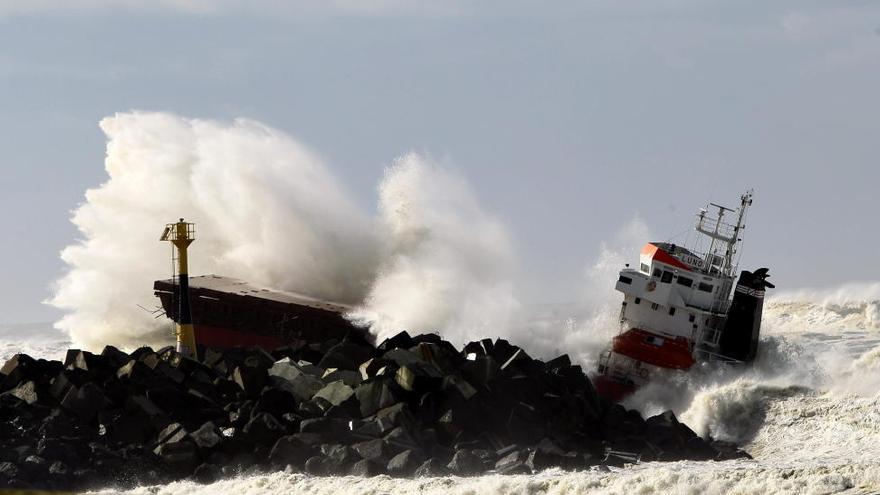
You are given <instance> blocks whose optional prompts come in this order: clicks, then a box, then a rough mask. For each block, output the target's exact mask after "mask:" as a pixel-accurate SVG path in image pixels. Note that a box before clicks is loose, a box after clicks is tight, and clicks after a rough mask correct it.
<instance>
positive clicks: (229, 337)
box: [193, 325, 286, 351]
mask: <svg viewBox="0 0 880 495" xmlns="http://www.w3.org/2000/svg"><path fill="white" fill-rule="evenodd" d="M193 330H194V331H195V334H196V344H197V345H201V346H205V347H214V348H218V349H229V348H231V347H251V346H255V345H258V346H260V347H262V348H263V349H265V350H267V351H272V350H274V349H275V348H277V347H281V346H282V345H284V344H286V342H284V341H283V340H282V339H280V338H278V337H272V336H269V335H260V334H256V333H249V332H239V331H237V330H233V329H231V328H225V327H213V326H208V325H194V326H193Z"/></svg>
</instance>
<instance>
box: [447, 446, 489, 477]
mask: <svg viewBox="0 0 880 495" xmlns="http://www.w3.org/2000/svg"><path fill="white" fill-rule="evenodd" d="M446 468H447V469H449V472H451V473H452V474H455V475H458V476H470V475H474V474H478V473H480V472H482V471H483V469H484V466H483V461H482V460H481V459H480V458H479V457H477V456H476V455H474V453H473V452H472V451H470V450H466V449H463V450H457V451H455V454H454V455H453V456H452V460H451V461H449V464H447V465H446Z"/></svg>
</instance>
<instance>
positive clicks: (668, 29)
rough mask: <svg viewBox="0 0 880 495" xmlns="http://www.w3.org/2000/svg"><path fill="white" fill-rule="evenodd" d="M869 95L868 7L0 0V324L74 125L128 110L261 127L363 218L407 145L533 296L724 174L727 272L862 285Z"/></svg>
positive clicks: (876, 48) (721, 194)
mask: <svg viewBox="0 0 880 495" xmlns="http://www.w3.org/2000/svg"><path fill="white" fill-rule="evenodd" d="M877 88H880V2H876V1H837V2H819V1H811V0H800V1H778V2H766V1H748V0H747V1H694V0H653V1H639V0H637V1H631V2H619V1H613V0H597V1H566V0H560V1H558V2H528V1H500V0H499V1H482V2H480V1H476V2H464V1H455V0H452V1H446V2H427V1H419V0H378V1H366V0H364V1H355V0H336V1H304V0H294V1H286V2H282V1H262V2H261V1H251V2H245V1H238V0H219V1H207V0H205V1H199V0H165V1H138V0H115V1H110V0H89V1H75V0H67V1H60V0H18V1H16V0H13V1H10V0H0V153H2V154H0V157H2V159H0V170H2V175H0V217H2V220H3V224H4V227H5V228H4V234H3V237H2V238H3V242H2V243H0V266H2V269H0V270H2V273H3V274H4V275H5V277H6V283H5V284H4V288H2V289H0V291H2V292H0V293H2V296H3V297H2V298H0V323H20V322H39V321H51V320H54V319H56V318H58V317H59V316H60V313H59V312H58V310H57V309H55V308H52V307H50V306H48V305H46V304H44V303H43V302H42V301H44V300H45V299H47V298H48V297H50V295H51V294H52V284H53V282H54V281H55V280H57V279H58V278H59V277H61V276H62V275H63V273H64V270H65V266H64V264H63V263H62V262H61V260H60V258H59V252H60V251H61V249H63V248H64V247H65V246H67V245H69V244H71V243H73V242H75V241H76V239H77V238H78V237H79V236H80V234H79V233H78V232H77V230H76V228H75V227H74V226H73V225H72V224H71V223H70V215H71V211H72V210H73V209H74V208H76V207H77V205H79V204H80V203H82V202H83V201H84V193H85V191H86V189H88V188H90V187H96V186H98V185H99V184H101V183H102V182H104V181H105V180H106V179H107V175H106V172H105V171H104V168H103V160H104V156H105V151H106V150H105V144H106V137H105V136H104V134H103V133H102V131H101V130H100V128H99V127H98V122H99V121H100V120H101V119H102V118H103V117H106V116H109V115H113V114H115V113H116V112H126V111H130V110H145V111H165V112H171V113H174V114H178V115H181V116H184V117H188V118H208V119H219V120H223V121H229V120H232V119H235V118H238V117H247V118H250V119H254V120H257V121H260V122H263V123H265V124H267V125H270V126H272V127H274V128H276V129H280V130H282V131H284V132H286V133H288V134H290V135H292V136H294V137H295V138H296V139H298V140H300V141H301V142H303V143H305V144H306V145H307V146H309V147H310V148H311V149H312V150H314V151H315V152H316V153H317V154H319V155H320V156H321V157H323V159H324V160H325V162H326V163H327V164H328V166H329V168H330V169H331V170H332V172H333V173H334V174H335V175H336V177H338V179H339V180H340V181H341V182H342V183H343V184H344V186H345V187H346V188H347V190H348V191H350V193H351V194H352V196H353V198H352V199H353V201H354V202H355V203H356V204H357V205H359V206H360V207H361V208H363V209H364V210H365V211H369V212H373V211H375V209H376V203H377V195H378V192H377V184H378V182H379V180H380V179H381V178H382V175H383V170H384V168H385V167H386V166H387V165H389V164H390V163H392V162H393V160H394V159H395V158H397V157H399V156H401V155H404V154H406V153H407V152H409V151H417V152H419V153H423V154H426V155H428V156H431V157H433V158H434V159H435V160H436V161H438V162H440V163H442V164H443V165H444V166H445V167H449V168H450V169H454V170H456V171H457V172H458V173H460V174H461V175H462V176H463V177H464V178H465V179H466V180H467V181H468V183H469V184H470V186H471V187H472V188H473V190H474V192H475V194H476V196H478V197H479V199H480V201H481V202H482V204H483V205H484V206H485V208H486V209H487V210H488V211H490V212H492V214H494V215H495V216H496V217H497V218H499V219H500V220H501V221H502V222H503V223H504V224H505V226H506V227H507V229H508V230H509V232H510V235H511V237H512V238H513V239H514V244H515V246H516V249H517V251H518V253H517V254H518V260H519V262H520V263H521V265H522V266H521V271H522V273H523V274H525V281H526V284H525V285H526V287H524V288H523V291H524V292H525V294H527V296H528V300H531V301H535V302H563V301H570V300H572V299H573V298H577V297H579V294H580V292H579V291H580V290H581V289H582V287H583V279H584V273H585V271H586V269H587V268H588V267H589V266H590V264H591V263H593V262H594V260H595V259H596V257H597V256H598V255H599V252H600V250H601V247H602V244H603V242H608V241H609V240H612V239H614V238H615V237H616V236H619V235H620V232H621V230H622V229H626V226H627V225H629V224H631V223H632V222H633V221H634V219H640V220H641V221H643V222H644V223H645V224H646V225H647V226H648V228H649V229H650V231H651V232H652V233H654V235H655V236H656V237H657V238H656V239H655V240H667V239H675V238H676V237H675V236H677V235H679V234H681V233H682V232H684V231H686V230H687V229H688V228H689V227H690V225H691V222H692V220H693V216H692V215H693V213H694V212H695V211H696V210H697V209H698V208H699V207H701V206H703V205H705V204H706V203H707V202H709V201H714V202H720V203H724V204H729V205H735V203H736V202H737V198H738V196H739V194H741V193H742V192H743V191H744V190H746V189H748V188H754V189H755V202H754V206H753V208H752V211H751V213H750V218H749V223H748V225H747V230H746V233H745V247H744V252H743V260H742V261H743V268H748V267H757V266H768V267H770V269H771V273H772V274H773V281H774V282H775V283H776V284H777V286H779V287H780V288H803V287H833V286H835V285H840V284H842V283H845V282H850V281H876V280H877V279H878V278H880V265H878V264H877V263H876V262H875V257H876V255H875V250H876V249H875V246H877V245H878V244H880V229H877V227H876V225H877V220H876V213H875V210H876V208H877V206H878V199H877V197H878V196H877V193H876V190H877V184H878V182H880V171H878V168H880V167H878V165H880V161H878V156H880V153H878V152H880V138H878V134H880V126H878V116H880V98H878V89H877ZM157 227H161V225H159V226H157ZM119 235H125V233H124V232H120V234H119ZM648 240H649V239H645V241H648ZM132 262H136V259H133V260H132ZM612 285H613V280H609V282H608V287H609V290H611V287H612ZM145 290H149V288H147V289H145Z"/></svg>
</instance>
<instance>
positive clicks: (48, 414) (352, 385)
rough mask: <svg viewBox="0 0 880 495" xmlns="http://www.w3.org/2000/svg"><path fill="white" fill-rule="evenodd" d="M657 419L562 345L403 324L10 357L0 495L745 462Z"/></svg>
mask: <svg viewBox="0 0 880 495" xmlns="http://www.w3.org/2000/svg"><path fill="white" fill-rule="evenodd" d="M747 456H748V454H746V453H744V452H742V451H740V450H738V449H737V448H736V446H735V445H732V444H728V443H723V442H713V441H706V440H703V439H702V438H700V437H699V436H697V435H696V434H695V433H694V432H693V431H692V430H691V429H690V428H688V427H687V426H686V425H684V424H682V423H680V422H679V421H678V420H677V418H676V417H675V415H674V414H672V413H671V412H666V413H663V414H660V415H657V416H654V417H651V418H648V419H644V418H642V417H641V415H640V414H639V413H638V412H636V411H628V410H626V409H625V408H623V407H622V406H620V405H618V404H612V403H609V402H607V401H605V400H604V399H602V398H600V397H598V396H597V395H596V392H595V390H594V388H593V386H592V384H591V382H590V380H589V378H588V377H587V376H586V375H585V374H584V372H583V370H582V369H581V368H580V367H579V366H576V365H572V364H571V362H570V360H569V358H568V357H567V356H560V357H557V358H555V359H552V360H549V361H546V362H544V361H541V360H538V359H534V358H532V357H530V356H529V354H528V353H527V352H526V350H524V349H521V348H519V347H517V346H515V345H513V344H511V343H509V342H507V341H505V340H501V339H499V340H495V341H491V340H488V339H484V340H481V341H477V342H471V343H469V344H467V345H466V346H464V348H463V349H461V350H459V349H456V348H455V347H454V346H452V345H451V344H450V343H448V342H445V341H443V340H442V339H440V338H439V337H438V336H436V335H419V336H415V337H412V336H410V335H408V334H407V333H406V332H403V333H401V334H398V335H396V336H394V337H392V338H390V339H388V340H386V341H384V342H382V343H380V344H379V345H378V346H373V345H370V344H367V343H365V342H363V341H362V340H357V339H353V340H351V341H349V340H343V341H341V342H325V343H321V344H310V345H306V346H303V347H300V348H293V347H284V348H280V349H278V350H276V351H275V352H274V353H273V354H269V353H267V352H265V351H264V350H262V349H260V348H236V349H229V350H214V349H209V350H206V351H205V352H203V353H202V360H201V361H196V360H193V359H189V358H186V357H183V356H180V355H178V354H177V353H176V352H175V351H174V350H173V349H172V348H163V349H159V350H153V349H150V348H140V349H137V350H135V351H133V352H132V353H130V354H129V353H125V352H122V351H120V350H119V349H116V348H114V347H109V346H108V347H107V348H105V349H104V351H103V352H102V353H100V354H94V353H90V352H86V351H81V350H71V351H69V352H68V353H67V357H66V359H65V362H64V363H61V362H57V361H46V360H42V359H33V358H31V357H29V356H26V355H16V356H14V357H13V358H11V359H10V360H9V361H8V362H6V363H5V364H4V366H3V368H2V369H0V488H10V487H11V488H22V489H28V488H33V489H64V490H77V489H86V488H93V487H103V486H117V487H126V486H134V485H138V484H157V483H165V482H169V481H172V480H176V479H184V478H188V479H192V480H194V481H196V482H200V483H210V482H212V481H215V480H217V479H220V478H223V477H227V476H234V475H236V474H238V473H240V472H242V471H253V470H285V469H286V470H295V471H301V472H305V473H309V474H312V475H317V476H325V475H349V474H351V475H359V476H374V475H379V474H387V475H390V476H438V475H449V474H453V475H459V476H470V475H478V474H484V473H488V472H497V473H502V474H526V473H532V472H536V471H541V470H544V469H547V468H551V467H559V468H563V469H567V470H579V469H587V468H590V467H591V466H596V465H606V466H622V465H625V464H627V463H634V462H639V461H655V460H656V461H672V460H682V459H692V460H709V459H715V460H722V459H730V458H737V457H747Z"/></svg>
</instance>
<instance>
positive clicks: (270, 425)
mask: <svg viewBox="0 0 880 495" xmlns="http://www.w3.org/2000/svg"><path fill="white" fill-rule="evenodd" d="M242 433H244V436H245V438H247V439H248V441H250V442H251V443H253V444H256V445H272V444H274V443H275V441H276V440H277V439H278V438H280V437H282V436H283V435H284V434H285V433H286V431H285V429H284V426H283V425H282V424H281V423H280V422H279V421H278V420H277V419H276V418H275V416H272V415H271V414H269V413H265V412H261V413H257V414H256V415H254V417H253V418H251V420H250V421H248V422H247V424H246V425H245V426H244V428H243V429H242Z"/></svg>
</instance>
